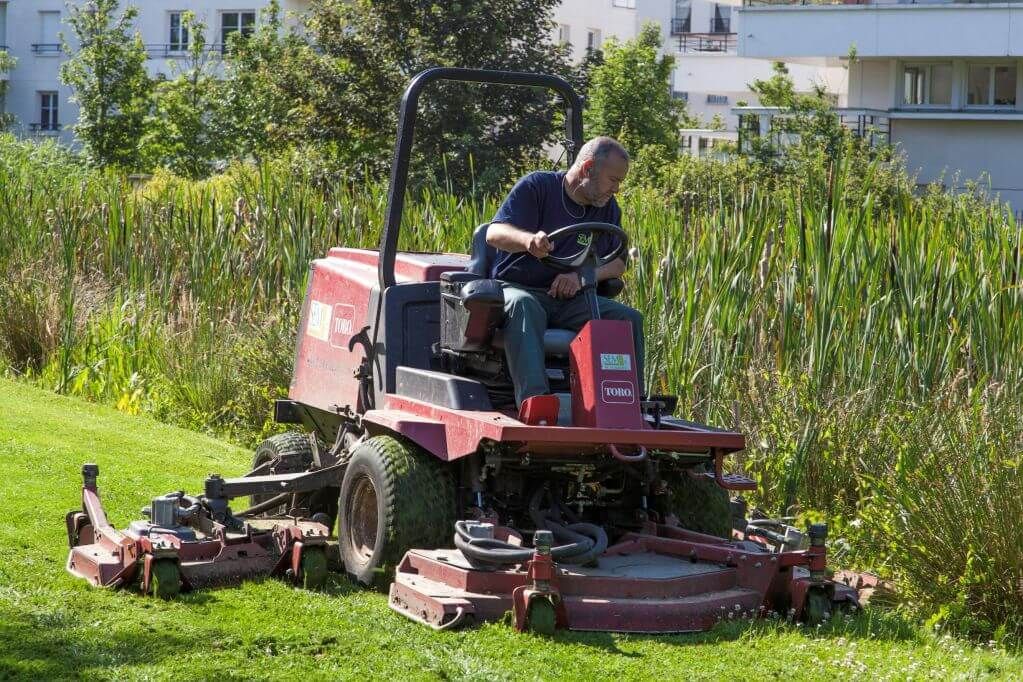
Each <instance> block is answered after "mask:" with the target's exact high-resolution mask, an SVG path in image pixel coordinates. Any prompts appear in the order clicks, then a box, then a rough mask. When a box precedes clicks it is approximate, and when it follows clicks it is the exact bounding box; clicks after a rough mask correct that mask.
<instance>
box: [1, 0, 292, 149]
mask: <svg viewBox="0 0 1023 682" xmlns="http://www.w3.org/2000/svg"><path fill="white" fill-rule="evenodd" d="M135 4H136V6H137V7H138V8H139V15H138V19H137V20H136V29H137V30H138V32H139V34H140V35H141V37H142V41H143V42H144V43H145V45H146V51H147V54H148V57H149V59H148V60H147V61H146V67H147V69H148V70H149V72H150V74H152V75H154V76H155V75H157V74H159V73H162V74H164V75H167V76H169V77H173V76H174V75H176V73H177V68H178V65H180V64H181V60H182V58H183V57H184V55H185V50H186V48H187V46H188V41H189V38H190V37H189V36H188V32H187V31H186V30H185V29H184V27H183V26H182V25H181V15H182V13H183V12H185V11H190V12H192V13H194V14H195V15H196V18H197V19H198V20H200V21H202V22H203V23H205V24H206V36H205V38H206V42H207V47H208V50H209V51H210V56H211V58H213V59H216V57H217V55H218V54H220V53H221V52H222V50H223V47H224V45H225V44H226V42H227V36H228V35H229V34H230V33H231V32H232V31H241V32H243V33H245V32H251V31H252V30H254V28H255V26H256V22H258V21H259V18H260V10H262V9H264V8H265V7H266V5H267V4H268V3H267V2H266V1H265V0H260V1H259V2H254V1H253V0H204V1H199V2H197V1H196V0H144V1H141V2H137V3H135ZM308 5H309V0H285V1H284V2H282V3H281V9H282V10H283V11H284V12H285V13H286V14H287V13H288V12H301V11H305V10H306V9H307V8H308ZM67 16H68V11H67V7H66V6H65V3H64V0H0V46H2V47H3V49H6V50H7V51H8V52H9V53H10V55H11V56H13V57H14V58H15V59H17V64H16V65H15V67H14V68H13V69H12V70H11V72H10V73H9V74H7V75H6V79H7V80H8V82H9V89H8V92H7V96H6V98H5V101H4V102H2V103H0V106H2V109H0V110H3V111H6V112H7V113H10V114H13V115H14V117H15V123H14V127H13V132H15V133H16V134H18V135H21V136H25V137H53V138H57V139H59V140H60V141H61V142H64V143H66V144H71V143H72V142H73V141H74V135H73V133H72V132H71V129H70V128H71V126H72V125H73V124H74V123H75V122H76V121H77V120H78V107H77V106H76V105H75V104H74V103H73V102H71V101H70V97H71V89H70V88H68V87H67V86H66V85H64V84H63V83H61V82H60V65H61V64H62V63H63V62H64V60H65V59H66V55H65V54H64V51H63V50H62V48H61V34H64V36H66V37H67V38H68V40H69V42H71V36H70V29H69V27H68V26H67V25H66V24H65V23H64V22H65V20H66V18H67Z"/></svg>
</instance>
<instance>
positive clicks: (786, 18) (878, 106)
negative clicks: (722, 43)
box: [739, 0, 1023, 210]
mask: <svg viewBox="0 0 1023 682" xmlns="http://www.w3.org/2000/svg"><path fill="white" fill-rule="evenodd" d="M888 2H889V0H882V1H881V2H877V1H876V0H865V1H864V2H863V4H836V5H795V4H793V5H778V4H772V5H763V6H757V5H753V6H747V7H743V8H741V10H740V15H741V17H742V21H743V25H744V30H743V34H742V35H741V36H740V40H739V53H740V54H741V55H743V56H745V57H749V58H759V59H765V60H773V59H784V60H787V61H800V62H803V63H806V64H809V65H814V66H836V65H840V64H843V65H846V66H847V67H848V72H849V98H848V106H849V108H850V109H856V110H859V111H864V112H869V113H870V115H871V116H872V117H873V118H874V119H875V120H879V121H883V124H882V125H883V126H885V127H886V128H887V132H888V137H889V139H890V141H891V142H892V143H893V144H894V145H896V146H897V147H898V148H900V149H901V150H902V151H903V153H904V154H905V156H906V159H907V161H908V166H909V169H910V171H911V172H915V173H917V180H918V182H920V183H928V182H942V183H943V184H944V185H945V186H946V187H947V188H950V189H959V188H962V186H963V185H964V183H965V181H966V180H969V179H978V178H980V179H982V180H984V181H985V182H989V186H990V188H991V190H992V191H993V192H996V193H998V194H999V195H1000V196H1001V198H1002V199H1003V200H1005V201H1008V202H1009V203H1010V204H1011V205H1012V206H1013V207H1014V208H1015V209H1017V210H1020V209H1023V164H1021V163H1020V162H1019V159H1020V158H1023V5H1019V4H1015V3H1004V2H1003V3H976V2H974V3H970V4H958V3H955V4H953V3H946V2H941V1H940V0H916V2H915V3H914V4H894V3H891V4H888ZM851 49H852V51H853V53H854V58H853V59H852V60H850V59H849V57H850V50H851Z"/></svg>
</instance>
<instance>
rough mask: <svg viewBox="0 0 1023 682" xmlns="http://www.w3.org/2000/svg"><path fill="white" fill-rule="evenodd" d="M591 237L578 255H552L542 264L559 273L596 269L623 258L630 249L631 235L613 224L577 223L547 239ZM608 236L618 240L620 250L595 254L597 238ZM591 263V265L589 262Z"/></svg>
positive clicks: (541, 260)
mask: <svg viewBox="0 0 1023 682" xmlns="http://www.w3.org/2000/svg"><path fill="white" fill-rule="evenodd" d="M580 234H585V235H589V240H588V241H587V243H586V245H585V246H583V247H582V249H580V251H579V252H578V253H575V254H573V255H571V256H552V255H550V254H548V255H546V256H544V257H543V258H541V259H540V262H541V263H543V264H544V265H546V266H548V267H550V268H551V269H553V270H557V271H558V272H576V271H578V270H579V269H580V268H582V267H583V266H584V265H591V266H592V267H593V268H594V269H596V268H599V267H601V266H604V265H607V264H608V263H610V262H611V261H613V260H614V259H616V258H621V257H622V256H623V255H625V253H626V251H628V249H629V235H627V234H626V233H625V230H623V229H622V228H620V227H618V226H617V225H612V224H611V223H595V222H589V223H576V224H575V225H566V226H565V227H562V228H559V229H557V230H554V231H553V232H551V233H550V234H549V235H547V239H549V240H551V242H553V241H554V240H556V239H563V238H565V237H574V236H576V235H580ZM602 234H606V235H610V236H612V237H617V238H618V248H617V249H614V250H613V251H611V252H610V253H605V254H603V255H598V254H597V253H595V252H594V249H595V248H596V247H595V244H596V241H597V237H598V236H600V235H602ZM587 261H589V263H588V262H587Z"/></svg>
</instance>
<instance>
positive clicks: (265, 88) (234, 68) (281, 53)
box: [222, 0, 318, 158]
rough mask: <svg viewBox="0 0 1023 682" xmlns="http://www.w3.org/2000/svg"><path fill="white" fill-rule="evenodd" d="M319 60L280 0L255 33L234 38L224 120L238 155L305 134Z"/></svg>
mask: <svg viewBox="0 0 1023 682" xmlns="http://www.w3.org/2000/svg"><path fill="white" fill-rule="evenodd" d="M316 59H317V57H316V55H315V53H314V52H313V49H312V48H311V46H310V45H309V43H308V41H307V40H305V39H304V38H303V37H302V36H300V35H299V34H297V33H296V32H295V31H293V30H290V29H288V28H286V27H285V25H284V22H283V19H282V15H281V9H280V3H279V2H278V0H272V1H271V2H270V3H269V4H268V5H267V7H266V8H265V9H264V10H263V11H262V12H261V14H260V21H259V25H258V26H257V28H256V30H255V32H254V33H253V34H252V35H249V36H243V35H241V34H237V33H236V34H234V35H232V36H231V37H230V40H229V45H228V50H227V54H226V55H225V59H224V62H225V63H224V80H223V88H222V98H223V101H222V104H223V115H222V123H223V125H224V126H225V132H224V136H225V137H227V138H229V139H231V140H233V144H234V146H235V154H236V155H238V156H241V157H243V158H244V157H255V158H259V157H262V156H265V155H267V154H271V153H274V152H279V151H281V150H283V149H285V148H287V147H288V146H291V145H293V144H295V143H297V142H301V141H303V140H304V139H305V137H306V136H307V131H308V130H309V128H310V127H311V126H312V125H314V112H313V110H312V108H311V105H310V102H311V101H314V100H315V99H316V97H317V95H316V93H317V87H318V84H317V83H316V82H315V80H313V79H311V78H310V74H311V73H312V72H313V70H314V63H315V61H316Z"/></svg>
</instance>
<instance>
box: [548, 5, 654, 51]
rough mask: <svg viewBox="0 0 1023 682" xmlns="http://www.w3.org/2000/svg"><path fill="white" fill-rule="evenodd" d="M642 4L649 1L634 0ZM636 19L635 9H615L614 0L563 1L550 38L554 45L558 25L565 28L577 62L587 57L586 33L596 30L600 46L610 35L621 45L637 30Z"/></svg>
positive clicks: (555, 17)
mask: <svg viewBox="0 0 1023 682" xmlns="http://www.w3.org/2000/svg"><path fill="white" fill-rule="evenodd" d="M644 1H646V2H648V3H649V2H650V0H637V1H636V3H634V4H637V5H641V4H642V3H643V2H644ZM623 4H624V3H623ZM638 18H639V11H638V10H637V9H629V8H626V7H616V6H615V5H614V0H562V2H561V5H560V6H558V7H557V8H556V9H555V10H554V22H555V24H556V26H555V28H554V31H553V34H552V39H553V40H554V41H555V42H557V40H558V35H559V33H558V26H562V25H564V26H568V29H569V31H568V32H569V36H568V39H569V44H570V45H571V47H572V53H571V59H572V61H573V62H580V61H582V60H583V58H585V57H586V43H587V32H588V31H590V30H595V31H598V32H599V34H600V42H601V43H603V41H605V40H607V39H608V38H610V37H612V36H614V37H615V38H617V39H618V40H619V42H624V41H626V40H629V39H630V38H634V37H635V36H636V34H637V32H638V31H639V21H638ZM597 47H598V48H599V47H600V45H597Z"/></svg>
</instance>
